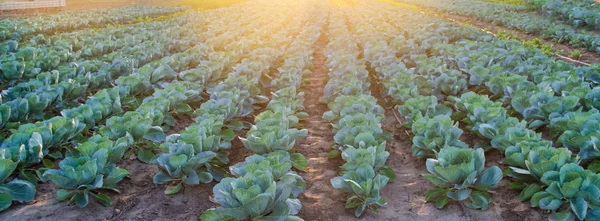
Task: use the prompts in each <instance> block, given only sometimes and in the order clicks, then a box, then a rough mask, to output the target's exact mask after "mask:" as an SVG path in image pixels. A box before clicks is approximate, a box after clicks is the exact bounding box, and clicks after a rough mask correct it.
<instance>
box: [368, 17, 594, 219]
mask: <svg viewBox="0 0 600 221" xmlns="http://www.w3.org/2000/svg"><path fill="white" fill-rule="evenodd" d="M403 13H405V14H406V13H407V12H406V11H403ZM378 14H382V12H381V11H379V12H378ZM390 14H398V12H397V11H394V12H391V13H390ZM415 15H417V14H416V13H413V14H412V16H415ZM417 17H418V16H415V17H411V18H402V20H395V19H390V17H389V16H386V14H382V17H381V19H382V20H381V21H380V22H377V20H374V23H372V25H374V27H377V28H378V30H379V32H381V31H384V30H385V31H389V30H390V29H389V26H387V27H386V26H385V25H382V24H385V21H386V19H387V20H390V21H389V23H390V24H395V25H396V26H398V27H397V28H398V29H399V30H398V31H403V32H405V33H406V36H402V35H399V36H398V35H393V34H392V35H391V36H398V37H396V38H395V39H393V40H392V41H391V42H392V43H391V44H395V43H393V42H406V43H409V44H406V45H404V47H406V48H403V49H406V50H405V51H402V52H403V53H399V51H395V50H393V49H392V50H391V51H389V50H390V49H388V48H386V47H381V45H385V44H388V42H386V41H385V40H383V41H379V42H370V43H368V44H366V45H367V46H368V47H365V54H367V53H368V54H369V56H368V57H372V58H373V59H374V60H373V61H372V62H371V66H372V68H373V69H375V70H376V71H377V72H378V73H379V74H380V80H381V81H382V82H384V83H383V84H384V87H385V88H384V89H385V90H387V92H389V95H392V96H391V97H392V98H394V102H395V103H396V104H400V106H399V107H398V109H399V111H400V113H401V114H402V115H403V116H404V117H405V123H404V125H405V126H407V127H410V128H411V129H412V132H413V135H414V137H413V155H415V156H416V157H419V158H422V157H434V158H433V159H428V160H427V169H428V171H429V172H430V173H431V175H425V178H426V179H428V180H429V181H431V182H432V183H433V184H434V185H436V186H438V188H436V189H433V190H430V191H428V193H427V196H426V199H427V200H428V201H434V202H436V206H437V207H439V208H441V207H443V206H444V205H445V203H446V202H447V199H448V198H450V199H452V200H456V201H463V200H464V201H465V202H464V203H463V204H464V205H466V206H467V207H469V208H482V209H485V208H487V206H488V204H489V202H490V195H489V193H487V192H486V191H487V190H488V189H489V188H491V187H494V186H495V185H496V184H497V182H498V181H499V180H500V178H501V177H502V176H501V173H500V171H499V169H493V170H490V171H493V172H488V171H487V170H486V171H484V172H482V170H481V169H482V168H483V167H482V166H483V164H482V161H484V159H485V158H482V156H483V154H482V153H483V152H482V151H481V149H477V150H470V151H467V150H468V149H467V150H465V149H464V148H467V145H465V144H464V143H463V142H460V141H459V140H458V137H460V135H461V134H462V130H460V129H459V128H458V127H457V123H456V122H455V121H453V120H461V121H462V122H463V123H465V124H466V125H467V128H468V130H469V131H470V132H472V133H474V134H477V135H479V136H480V137H481V138H483V139H485V140H487V141H488V142H490V143H491V147H492V148H496V149H498V150H499V151H502V152H503V153H504V154H505V157H506V159H505V164H507V165H509V166H510V170H509V171H510V172H509V173H508V175H509V176H510V177H511V178H512V180H513V183H511V185H510V187H511V188H514V189H522V192H521V195H520V200H528V199H531V205H532V206H534V207H540V208H542V209H546V210H553V211H555V210H558V209H559V208H561V206H562V205H563V204H570V205H569V206H568V209H566V210H564V211H562V212H557V213H554V214H553V215H552V216H551V218H560V219H574V218H575V217H577V218H579V219H582V220H583V219H586V217H587V218H588V219H592V220H593V219H595V218H596V217H597V214H598V210H597V207H595V206H594V205H595V204H597V203H598V201H599V200H600V199H599V198H598V197H596V196H597V193H599V192H598V191H599V190H600V189H599V187H598V184H596V180H598V178H599V177H600V176H599V175H597V174H596V173H594V172H592V171H589V170H584V168H583V167H581V166H580V165H579V163H580V160H581V151H580V156H576V155H573V154H572V152H571V151H570V150H569V149H567V148H555V147H553V146H552V142H551V141H548V140H544V139H542V134H541V133H537V132H535V131H533V130H531V129H529V128H528V127H527V126H530V127H532V126H533V127H534V128H536V126H538V123H534V122H535V121H521V120H519V119H518V118H515V117H511V116H510V114H509V111H508V110H510V109H508V108H507V107H505V104H504V103H503V102H502V101H496V102H494V101H492V100H490V98H489V97H488V96H485V95H477V94H475V93H473V92H468V91H469V90H473V89H475V90H477V91H479V92H482V91H485V90H480V89H481V88H480V87H479V86H480V85H479V84H481V83H483V84H486V85H488V86H489V87H488V88H486V89H487V90H488V93H489V92H491V91H494V87H496V89H497V88H498V87H499V88H500V91H503V92H510V93H508V94H507V95H508V96H510V95H511V94H518V93H519V92H520V91H527V89H526V88H531V87H524V85H531V84H533V85H536V84H535V83H533V82H535V80H534V79H535V77H534V76H527V75H525V76H522V75H520V74H519V73H520V72H518V71H514V72H508V71H504V70H503V68H505V67H506V68H512V67H514V66H515V65H517V66H518V65H520V64H521V63H525V64H528V65H532V64H536V62H537V64H538V65H539V66H537V67H538V68H539V69H542V68H540V67H544V68H545V69H542V70H546V71H548V72H547V73H545V74H544V77H540V79H539V81H537V85H538V87H540V88H544V85H553V86H554V88H564V85H565V84H559V83H553V82H555V81H558V80H557V78H558V79H561V81H560V82H569V81H575V82H576V83H574V84H576V85H577V87H578V88H587V90H588V91H589V90H591V89H590V87H589V83H588V82H586V81H585V80H584V78H582V77H580V76H577V73H576V72H577V71H576V70H571V71H564V70H561V71H556V70H554V71H550V70H552V68H553V67H555V66H557V65H558V66H560V65H562V64H561V63H560V62H555V61H554V60H552V59H549V58H544V59H542V56H543V55H541V52H539V51H535V50H534V51H533V52H532V51H528V50H531V49H526V48H524V47H523V46H522V45H521V46H519V45H518V43H514V42H506V41H502V40H498V39H494V38H490V36H486V35H485V34H483V33H476V32H473V30H468V29H465V28H456V27H452V26H449V25H446V24H443V23H441V22H439V21H435V20H429V21H427V19H423V18H420V19H421V20H419V19H418V18H417ZM423 22H426V23H425V24H429V23H431V22H435V23H436V24H430V25H426V28H420V27H415V26H414V24H419V23H423ZM376 24H379V25H376ZM410 27H413V28H410ZM365 33H378V32H377V31H371V32H369V31H367V32H365ZM366 36H367V37H366V38H365V39H369V38H368V34H367V35H366ZM389 40H391V39H388V41H389ZM471 40H477V41H471ZM411 41H412V42H411ZM463 45H469V47H464V48H462V53H456V54H455V53H453V50H454V49H453V48H460V47H461V46H463ZM475 45H487V46H489V45H493V46H492V47H493V48H491V49H490V50H495V51H500V52H506V51H515V55H512V56H488V57H487V58H488V59H487V60H486V62H487V63H486V66H485V68H484V70H487V71H489V72H488V73H489V74H490V77H492V78H497V77H500V78H502V77H512V78H514V79H515V80H514V81H509V82H512V84H509V85H507V84H498V83H489V82H492V80H491V79H490V78H483V79H481V82H479V83H478V84H472V85H471V87H470V88H468V87H467V85H468V83H467V82H472V81H468V79H469V78H471V79H473V76H474V75H473V74H470V73H469V72H467V71H464V69H461V67H460V65H470V64H474V63H476V62H475V61H476V60H475V59H473V60H469V59H466V58H464V56H466V55H469V56H471V55H472V56H473V57H470V58H479V57H482V54H477V48H478V47H475ZM507 45H508V46H510V47H511V49H512V50H507V47H506V46H507ZM468 49H471V50H468ZM517 52H518V53H517ZM396 54H399V55H400V57H396V56H395V55H396ZM530 54H533V55H530ZM461 56H463V57H461ZM366 57H367V56H366ZM461 58H462V59H461ZM485 58H486V57H484V58H483V59H484V60H485ZM489 58H499V59H489ZM519 58H520V59H523V60H519ZM515 59H516V60H517V62H514V63H513V62H512V61H513V60H515ZM490 67H491V69H489V70H488V69H486V68H490ZM539 69H538V70H539ZM556 69H558V68H556ZM509 70H512V69H509ZM516 70H523V68H521V69H516ZM507 72H508V73H507ZM524 72H526V71H524ZM392 73H395V74H392ZM509 73H511V74H509ZM529 73H531V72H529ZM475 77H477V76H475ZM409 79H412V80H409ZM528 79H529V80H531V81H528ZM572 79H574V80H572ZM394 82H397V83H394ZM528 82H532V83H528ZM492 85H493V87H492ZM512 85H514V86H512ZM402 88H406V89H407V90H399V89H402ZM545 88H546V91H548V90H551V89H553V88H551V87H547V86H546V87H545ZM495 91H498V90H495ZM566 94H567V95H565V93H564V92H563V93H560V91H559V92H553V93H551V94H549V95H548V96H549V97H550V98H551V99H558V100H561V99H566V98H564V97H567V96H568V94H569V93H566ZM563 95H564V96H563ZM527 96H529V97H531V99H535V97H536V96H535V95H531V94H527ZM529 97H528V98H529ZM574 102H575V103H578V102H577V101H574ZM557 103H558V105H557ZM536 104H537V105H542V104H544V103H543V102H538V103H536V102H531V104H530V105H536ZM448 105H452V106H448ZM575 105H577V104H575ZM575 105H574V106H575ZM561 107H562V103H561V102H555V103H554V104H552V105H547V106H545V107H544V108H539V109H542V110H544V111H549V112H550V113H553V114H550V117H552V118H553V119H560V120H561V121H562V122H563V124H564V125H569V126H574V127H577V125H573V124H574V123H575V124H576V121H572V120H571V119H572V118H570V116H571V115H573V113H568V111H566V112H567V113H565V112H560V110H563V109H564V108H561ZM512 108H514V109H518V108H516V107H512ZM528 108H529V109H533V108H532V107H528ZM453 109H454V110H456V111H454V110H453ZM590 111H591V112H592V113H597V111H596V110H595V109H593V108H592V109H591V110H590ZM575 113H580V112H575ZM532 123H533V124H532ZM577 129H579V130H581V129H583V128H577ZM586 129H588V128H586ZM588 130H589V129H588ZM592 130H593V129H592ZM576 131H577V130H576ZM586 131H587V130H586ZM563 136H564V135H563ZM595 140H596V139H594V138H593V137H583V138H581V137H580V140H578V141H581V142H582V143H583V145H585V143H586V142H592V143H593V142H594V141H595ZM562 144H564V142H563V143H562ZM592 145H593V144H592ZM476 146H478V147H483V148H484V149H488V148H489V147H488V146H487V144H485V143H480V144H477V145H476ZM588 151H591V150H589V149H588ZM480 152H481V153H480ZM436 158H437V159H436ZM473 163H474V165H475V167H472V166H466V165H469V164H471V165H473ZM477 165H481V167H480V166H477ZM566 176H568V178H567V177H566ZM584 180H586V181H584Z"/></svg>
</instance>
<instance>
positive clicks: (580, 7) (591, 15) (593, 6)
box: [527, 0, 600, 29]
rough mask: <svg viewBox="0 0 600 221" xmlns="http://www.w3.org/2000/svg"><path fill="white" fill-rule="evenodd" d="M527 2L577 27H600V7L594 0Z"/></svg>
mask: <svg viewBox="0 0 600 221" xmlns="http://www.w3.org/2000/svg"><path fill="white" fill-rule="evenodd" d="M527 4H528V5H529V6H533V8H537V9H541V10H542V12H544V13H546V14H547V15H548V16H553V17H559V18H561V19H563V20H565V21H566V22H567V23H568V24H570V25H573V26H575V27H587V28H590V29H600V7H599V6H598V2H596V1H594V0H567V1H564V0H545V1H533V0H529V1H527Z"/></svg>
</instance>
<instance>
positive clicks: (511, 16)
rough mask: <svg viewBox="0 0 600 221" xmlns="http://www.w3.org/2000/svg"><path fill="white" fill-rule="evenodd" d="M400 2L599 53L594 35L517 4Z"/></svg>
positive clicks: (446, 0) (466, 0)
mask: <svg viewBox="0 0 600 221" xmlns="http://www.w3.org/2000/svg"><path fill="white" fill-rule="evenodd" d="M402 2H405V3H410V4H414V5H419V6H425V7H429V8H434V9H438V10H442V11H446V12H449V13H456V14H459V15H465V16H470V17H472V18H474V19H478V20H482V21H485V22H491V23H493V24H496V25H501V26H504V27H507V28H510V29H516V30H520V31H523V32H526V33H531V34H536V35H540V36H541V38H545V39H551V40H553V41H555V42H558V43H564V44H568V45H571V46H573V47H578V48H586V49H587V50H589V51H592V52H596V53H600V38H599V37H598V35H597V34H595V33H593V32H587V31H585V30H581V29H578V28H574V27H572V26H570V25H567V24H564V23H563V22H562V21H560V20H557V19H552V18H548V17H544V16H540V15H537V14H534V13H529V12H526V11H523V10H522V9H520V8H519V7H515V6H502V5H500V4H492V3H487V2H480V1H473V0H459V1H450V0H442V1H432V0H425V1H417V0H402ZM515 8H516V9H519V10H516V9H515Z"/></svg>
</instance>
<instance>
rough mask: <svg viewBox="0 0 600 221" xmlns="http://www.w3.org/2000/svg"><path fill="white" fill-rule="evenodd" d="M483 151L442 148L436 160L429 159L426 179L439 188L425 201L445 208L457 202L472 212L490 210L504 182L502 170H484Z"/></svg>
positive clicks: (495, 167)
mask: <svg viewBox="0 0 600 221" xmlns="http://www.w3.org/2000/svg"><path fill="white" fill-rule="evenodd" d="M484 166H485V155H484V153H483V149H481V148H478V149H461V148H458V147H446V148H442V149H441V150H440V152H439V153H438V155H437V159H432V158H430V159H427V162H426V167H427V171H429V173H430V174H425V175H423V176H424V177H425V179H427V180H429V182H431V183H432V184H434V185H435V186H437V188H434V189H431V190H428V191H427V194H426V196H425V200H427V201H428V202H435V207H437V208H438V209H441V208H443V207H444V206H446V204H447V203H448V200H454V201H458V202H460V203H462V204H464V205H465V206H467V207H468V208H471V209H482V210H485V209H487V208H488V206H489V204H490V202H491V196H490V193H489V192H488V190H490V189H492V188H495V187H496V186H497V185H498V183H499V182H500V180H501V179H502V170H500V168H499V167H497V166H493V167H490V168H488V169H485V170H484Z"/></svg>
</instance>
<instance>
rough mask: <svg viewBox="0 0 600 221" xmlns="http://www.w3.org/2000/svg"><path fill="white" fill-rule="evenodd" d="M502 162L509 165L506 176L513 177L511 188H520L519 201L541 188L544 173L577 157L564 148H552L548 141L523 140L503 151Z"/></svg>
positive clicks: (556, 168)
mask: <svg viewBox="0 0 600 221" xmlns="http://www.w3.org/2000/svg"><path fill="white" fill-rule="evenodd" d="M505 156H506V159H505V160H504V162H505V163H506V164H507V165H509V166H510V170H509V172H508V176H510V177H512V178H513V179H514V182H512V183H511V187H512V188H513V189H522V191H521V193H520V194H519V199H520V200H521V201H524V200H527V199H529V198H531V196H533V194H534V193H536V192H538V191H540V190H542V188H543V187H544V184H543V183H542V182H541V179H542V178H543V176H544V174H546V173H547V172H549V171H558V170H559V169H560V168H562V167H563V166H564V165H566V164H569V163H578V162H579V159H578V158H577V157H574V156H573V153H572V152H571V151H569V150H568V149H566V148H554V147H552V143H551V142H549V141H524V142H521V143H519V144H517V145H515V146H511V147H509V148H507V149H506V151H505Z"/></svg>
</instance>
